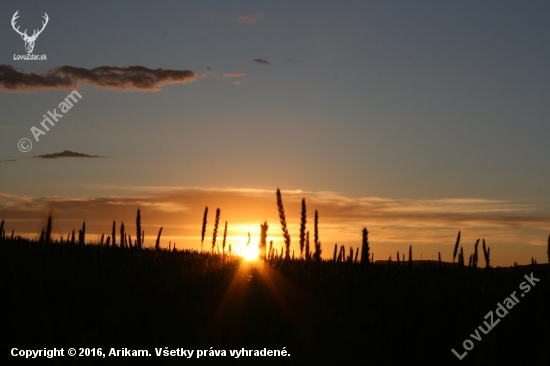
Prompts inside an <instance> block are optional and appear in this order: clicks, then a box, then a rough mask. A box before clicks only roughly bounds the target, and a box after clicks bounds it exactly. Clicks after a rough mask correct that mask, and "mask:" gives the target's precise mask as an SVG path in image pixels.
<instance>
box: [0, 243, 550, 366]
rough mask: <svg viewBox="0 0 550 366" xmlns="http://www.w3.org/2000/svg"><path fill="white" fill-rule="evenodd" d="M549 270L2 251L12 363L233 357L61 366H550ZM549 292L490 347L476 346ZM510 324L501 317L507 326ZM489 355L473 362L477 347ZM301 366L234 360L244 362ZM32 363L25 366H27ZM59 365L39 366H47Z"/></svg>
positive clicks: (115, 250) (91, 248)
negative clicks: (115, 354)
mask: <svg viewBox="0 0 550 366" xmlns="http://www.w3.org/2000/svg"><path fill="white" fill-rule="evenodd" d="M548 267H549V266H548V264H544V265H542V264H541V265H536V266H519V267H513V268H511V269H510V270H507V271H504V270H502V269H499V268H489V269H478V268H468V267H464V268H461V269H457V268H451V267H445V266H443V267H439V266H438V263H437V262H434V263H433V265H415V266H412V267H409V266H408V265H407V264H406V263H403V262H401V264H400V265H397V263H396V262H393V263H391V265H388V264H372V263H371V264H370V265H368V266H365V265H361V263H355V262H351V261H350V262H337V261H332V260H331V261H324V260H323V261H313V260H311V261H306V260H298V259H292V258H290V259H289V258H286V259H285V258H284V257H283V256H279V257H275V258H271V259H269V260H267V261H266V262H261V261H257V262H244V261H242V260H241V259H240V258H239V257H235V256H228V255H226V256H223V255H220V254H207V253H199V252H195V251H167V250H162V249H157V250H154V249H139V248H137V247H134V248H120V247H112V246H110V247H107V246H105V245H103V246H101V245H75V244H71V243H70V242H65V243H63V244H60V243H56V242H53V243H52V242H50V243H47V242H43V243H40V242H37V241H32V240H27V239H21V238H14V239H9V238H6V239H4V240H1V241H0V271H1V272H0V273H1V277H0V278H1V286H0V291H1V295H0V298H1V301H2V312H1V314H2V323H1V329H2V333H3V339H4V340H7V342H5V347H4V348H5V350H4V352H9V349H10V348H12V347H18V348H20V349H24V348H29V349H41V348H50V347H51V348H53V347H57V348H60V347H64V348H68V347H74V348H78V347H88V348H92V347H101V348H102V349H103V351H104V352H105V351H108V350H109V349H110V348H111V347H117V348H122V347H126V348H131V349H148V350H149V351H150V352H153V353H154V348H155V347H157V348H158V347H170V348H184V349H199V348H200V349H209V348H210V347H213V349H217V350H226V351H227V356H226V357H218V358H216V359H214V358H213V357H201V358H200V359H196V358H193V359H192V360H188V359H186V358H183V357H163V358H161V357H149V358H148V359H145V360H144V359H137V358H133V359H130V358H105V359H98V358H93V357H86V358H85V357H81V358H73V359H69V358H67V357H65V358H64V359H60V358H57V359H53V360H52V361H51V362H50V363H51V364H59V363H63V362H68V361H71V362H72V363H73V364H107V363H112V364H120V363H129V362H133V363H135V362H143V363H144V361H148V362H147V363H148V364H172V363H173V364H176V363H178V364H182V363H191V362H193V363H204V364H212V363H216V364H260V365H263V364H289V363H291V364H303V365H305V364H313V363H317V364H320V362H321V361H332V362H334V363H336V362H337V363H338V364H341V363H343V362H347V361H357V362H361V363H362V364H369V365H390V364H391V365H453V364H460V365H470V364H479V365H481V364H482V365H502V364H514V363H516V364H520V365H524V364H529V365H548V364H550V362H549V361H550V352H549V351H548V345H549V344H550V330H549V326H550V316H549V311H550V286H549V284H550V276H549V268H548ZM531 273H533V276H534V277H536V278H539V279H540V282H538V283H537V284H536V286H534V287H531V290H530V291H529V292H528V293H526V294H525V297H519V296H518V298H519V299H520V302H519V303H518V304H516V305H515V306H514V307H513V308H512V309H510V310H509V313H508V314H507V315H506V316H505V317H504V318H502V319H501V321H500V323H498V325H496V326H495V327H494V328H493V329H492V330H491V331H490V332H489V333H488V334H486V335H485V334H483V333H480V335H481V340H480V341H475V340H473V339H472V338H471V337H470V334H472V333H474V332H475V329H476V328H477V327H478V326H480V325H483V321H485V320H486V319H484V317H485V315H486V314H487V313H488V312H489V311H493V312H494V311H495V309H496V308H497V303H499V302H500V303H502V301H503V300H504V299H505V298H507V297H509V296H510V294H511V293H512V292H513V291H516V295H519V293H521V290H520V289H519V285H520V284H521V283H522V282H524V281H525V278H524V275H525V274H531ZM495 317H496V315H495ZM466 339H470V340H472V341H473V343H474V345H475V347H474V348H473V349H472V350H471V351H469V352H468V354H467V355H466V356H465V357H464V359H463V360H462V361H459V360H458V358H457V357H456V356H455V355H454V354H453V353H452V352H451V348H454V349H455V350H456V351H457V352H458V353H463V352H464V348H463V346H462V344H463V342H464V340H466ZM243 347H244V348H247V349H263V348H268V349H279V350H280V349H282V348H283V347H286V350H287V351H288V353H289V354H290V357H285V358H283V357H276V358H267V357H261V358H259V357H245V358H239V359H234V358H231V357H230V356H229V350H230V349H242V348H243ZM21 361H22V360H21V359H15V358H11V359H10V360H9V362H11V363H12V364H19V363H20V362H21ZM45 361H46V359H39V360H31V361H28V363H33V364H41V363H44V362H45Z"/></svg>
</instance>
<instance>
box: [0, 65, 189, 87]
mask: <svg viewBox="0 0 550 366" xmlns="http://www.w3.org/2000/svg"><path fill="white" fill-rule="evenodd" d="M195 80H196V75H195V73H194V72H192V71H189V70H168V69H160V68H159V69H149V68H147V67H144V66H129V67H117V66H101V67H96V68H93V69H84V68H81V67H74V66H68V65H65V66H61V67H57V68H53V69H50V70H48V71H47V72H44V73H41V74H35V73H32V72H31V73H24V72H20V71H17V70H16V69H15V68H13V67H12V66H11V65H0V87H1V88H3V89H5V90H8V91H28V90H36V89H73V88H77V87H78V86H79V85H81V84H88V85H91V86H94V87H97V88H103V89H114V90H120V91H158V90H160V87H161V86H163V85H167V84H183V83H187V82H190V81H195Z"/></svg>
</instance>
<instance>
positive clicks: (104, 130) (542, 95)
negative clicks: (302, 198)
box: [0, 1, 550, 253]
mask: <svg viewBox="0 0 550 366" xmlns="http://www.w3.org/2000/svg"><path fill="white" fill-rule="evenodd" d="M2 10H3V11H2V14H3V15H2V17H1V19H0V22H1V25H0V35H1V37H0V39H1V42H2V47H1V49H2V52H1V53H0V64H4V65H10V66H12V67H14V68H15V69H17V70H18V71H20V72H23V73H31V72H34V73H39V74H40V73H44V72H47V71H48V69H50V68H58V67H61V66H64V65H69V66H74V67H79V68H85V69H92V68H96V67H100V66H104V65H109V66H116V67H120V68H125V67H128V66H133V65H139V66H144V67H146V68H150V69H156V68H162V69H170V70H190V71H192V72H193V73H195V75H196V79H195V81H189V82H186V83H176V84H169V85H162V86H160V90H158V91H155V92H151V91H124V90H113V89H106V88H99V87H97V86H94V85H90V84H89V83H80V84H79V85H78V88H77V90H78V91H79V92H80V93H81V94H82V96H83V98H82V99H81V100H80V101H79V102H78V104H76V105H75V106H74V108H72V109H71V110H70V111H69V112H68V113H67V114H66V115H65V116H64V117H63V119H62V122H60V123H59V124H56V125H55V126H54V127H52V128H51V130H50V131H49V132H48V133H47V134H46V135H45V136H42V137H41V138H40V141H38V142H36V141H34V139H33V138H32V134H31V133H30V128H31V127H32V126H38V125H39V123H40V122H41V121H42V115H43V114H45V113H46V112H47V111H49V110H53V108H55V107H56V106H57V105H58V104H59V103H60V102H61V101H62V100H63V99H64V98H65V97H66V96H67V94H68V93H69V92H70V91H71V90H72V89H40V88H39V89H33V90H28V89H27V90H22V91H15V90H8V89H6V88H3V89H2V90H0V110H1V111H2V113H1V115H0V160H2V162H0V177H1V178H0V179H1V181H0V193H3V194H5V195H9V196H10V197H32V198H33V199H36V200H40V199H41V198H44V197H56V199H57V200H63V199H66V198H97V197H103V196H117V197H122V196H128V195H132V194H135V192H136V191H135V190H133V189H130V188H129V187H141V190H140V191H139V192H140V195H142V196H143V195H147V194H152V193H151V192H154V190H155V189H158V187H164V188H163V189H167V187H169V188H170V189H178V188H184V187H186V188H190V187H195V188H197V187H198V188H201V189H202V188H216V189H220V190H223V189H234V190H238V189H258V190H268V191H273V192H274V191H275V189H276V188H277V187H279V188H281V189H282V190H283V191H284V190H288V191H296V190H301V191H303V192H310V194H311V195H312V196H316V195H317V193H318V192H337V193H338V194H339V195H340V196H342V197H348V198H349V199H354V200H360V199H362V198H365V197H378V198H383V199H388V200H412V201H414V202H420V201H422V200H431V202H441V201H438V200H448V199H455V200H471V199H475V200H492V201H491V202H493V201H494V202H496V201H498V202H506V205H510V206H513V207H516V208H517V207H519V206H518V205H521V207H522V210H523V211H521V212H520V215H530V216H533V215H534V216H537V217H538V218H550V197H549V194H548V181H550V170H549V169H548V168H547V165H548V163H547V162H548V160H549V158H550V144H548V142H547V137H548V136H549V135H550V127H549V123H548V121H549V120H550V119H549V117H550V106H549V105H550V104H549V103H548V100H549V96H550V82H549V81H550V63H549V62H548V60H549V59H550V57H549V56H550V5H549V4H548V2H545V1H539V2H537V1H530V2H528V3H524V2H517V1H513V2H509V1H498V2H497V1H469V2H441V1H416V2H405V1H357V2H337V1H323V2H308V1H298V2H291V1H287V2H285V1H280V2H257V1H256V2H251V1H250V2H246V1H234V2H215V1H214V2H212V1H210V2H209V1H195V2H188V1H186V2H180V1H178V2H172V1H165V2H161V1H155V2H145V1H132V2H129V1H126V2H125V1H120V2H116V3H113V2H101V1H94V2H77V3H75V2H55V1H42V2H40V3H36V2H25V1H5V2H3V5H2ZM16 10H19V15H20V17H19V18H18V19H17V22H18V23H17V24H20V25H21V29H24V28H28V29H29V30H30V29H34V28H39V27H40V26H41V21H42V20H43V19H41V17H42V15H43V13H44V12H46V13H47V14H48V16H49V23H48V25H47V26H46V28H45V30H44V31H43V33H42V34H41V35H40V36H39V37H38V39H37V41H36V46H35V50H34V54H37V55H40V54H46V55H47V61H21V60H14V59H13V55H14V54H25V53H26V52H25V49H24V47H23V46H24V44H23V41H22V40H21V37H19V35H17V33H15V32H14V30H13V29H12V27H11V24H10V21H11V17H12V16H13V14H14V13H15V11H16ZM29 33H31V32H30V31H29ZM257 59H261V60H265V61H267V62H269V63H259V62H254V60H257ZM232 75H233V76H232ZM234 75H241V76H234ZM23 137H26V138H30V139H31V140H32V141H33V147H32V150H31V151H30V152H28V153H22V152H20V151H19V150H18V149H17V142H18V141H19V140H20V139H21V138H23ZM65 150H70V151H75V152H79V153H83V154H90V155H100V156H104V157H107V158H106V159H83V158H60V159H39V158H31V157H32V156H38V155H43V154H52V153H59V152H62V151H65ZM13 159H15V161H6V160H13ZM155 187H157V188H155ZM147 192H148V193H147ZM316 192H317V193H316ZM273 195H274V194H273ZM10 199H11V198H10ZM16 201H17V200H16ZM412 201H411V202H412ZM10 202H11V201H10ZM400 202H401V201H400ZM445 202H455V201H445ZM461 202H463V201H461ZM437 205H438V204H436V206H437ZM421 206H422V205H420V206H418V207H421ZM7 207H8V206H7V204H5V206H4V212H2V213H3V214H4V215H8V216H9V213H10V211H8V208H7ZM10 207H12V206H10ZM422 207H423V206H422ZM461 207H462V206H460V207H458V206H453V204H451V203H449V204H448V205H447V206H446V210H447V211H448V212H454V211H455V210H461V209H462V208H461ZM476 207H477V206H476ZM506 207H508V206H506ZM273 209H275V206H274V205H273ZM419 210H420V208H419ZM475 210H478V211H473V212H471V214H472V215H475V214H476V213H479V212H485V211H487V210H486V209H485V208H483V207H477V208H475ZM503 212H506V209H504V208H503ZM201 215H202V212H197V213H196V216H197V217H199V218H200V217H201ZM421 215H422V211H421V210H420V211H419V217H420V216H421ZM8 216H6V218H7V219H8V218H9V217H8ZM250 216H251V217H253V216H254V214H253V213H250ZM109 220H110V218H109V219H108V220H106V221H109ZM260 220H262V218H258V219H257V221H258V222H259V221H260ZM362 220H364V221H363V222H364V223H363V224H360V223H359V222H358V225H359V226H361V225H365V226H368V225H369V217H368V215H367V216H365V217H362ZM537 220H538V219H537ZM536 222H537V223H536V224H533V225H532V226H534V227H535V229H536V232H535V233H530V234H526V232H525V231H521V230H527V229H526V228H525V227H523V226H521V225H519V224H518V225H519V226H518V229H517V230H520V229H521V230H520V231H518V232H517V233H516V234H517V235H516V234H514V235H516V236H514V235H512V234H510V237H514V238H521V237H522V235H523V236H524V237H525V238H526V239H525V242H526V243H527V242H530V243H538V244H539V246H540V244H542V243H544V242H545V240H546V239H545V238H546V236H547V233H548V230H549V229H550V226H549V225H550V223H549V224H544V223H543V222H544V220H541V221H536ZM546 222H550V220H547V221H546ZM273 224H275V222H274V223H273ZM461 225H462V224H461V223H460V222H456V223H455V224H453V223H448V228H449V232H453V233H454V234H452V235H453V236H456V231H457V230H458V229H460V228H461ZM360 229H361V227H358V230H357V231H358V232H360ZM409 229H410V228H409ZM531 229H533V228H532V227H531ZM29 230H30V229H29ZM472 230H474V229H472ZM476 230H481V232H483V225H480V226H476ZM545 232H546V234H544V233H545ZM472 235H473V234H472ZM335 236H337V235H336V234H335ZM358 238H359V234H358ZM434 240H435V239H434ZM453 240H454V239H450V240H449V245H452V244H454V242H453ZM502 240H503V242H504V241H506V237H505V236H503V238H502ZM514 240H515V239H514ZM403 245H405V243H403ZM518 245H519V244H518ZM380 250H382V249H380ZM541 253H542V252H541Z"/></svg>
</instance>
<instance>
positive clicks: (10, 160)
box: [0, 159, 15, 163]
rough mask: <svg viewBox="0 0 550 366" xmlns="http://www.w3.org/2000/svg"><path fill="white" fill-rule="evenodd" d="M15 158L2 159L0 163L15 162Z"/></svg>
mask: <svg viewBox="0 0 550 366" xmlns="http://www.w3.org/2000/svg"><path fill="white" fill-rule="evenodd" d="M14 161H15V159H6V160H0V163H11V162H14Z"/></svg>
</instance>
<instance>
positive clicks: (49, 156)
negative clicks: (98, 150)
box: [33, 150, 105, 159]
mask: <svg viewBox="0 0 550 366" xmlns="http://www.w3.org/2000/svg"><path fill="white" fill-rule="evenodd" d="M33 158H40V159H59V158H93V159H97V158H105V156H100V155H88V154H82V153H78V152H75V151H70V150H65V151H62V152H58V153H53V154H44V155H35V156H33Z"/></svg>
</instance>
